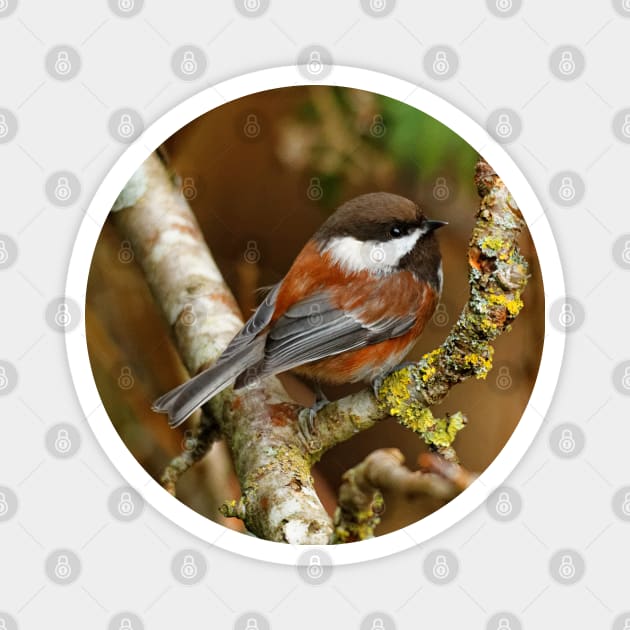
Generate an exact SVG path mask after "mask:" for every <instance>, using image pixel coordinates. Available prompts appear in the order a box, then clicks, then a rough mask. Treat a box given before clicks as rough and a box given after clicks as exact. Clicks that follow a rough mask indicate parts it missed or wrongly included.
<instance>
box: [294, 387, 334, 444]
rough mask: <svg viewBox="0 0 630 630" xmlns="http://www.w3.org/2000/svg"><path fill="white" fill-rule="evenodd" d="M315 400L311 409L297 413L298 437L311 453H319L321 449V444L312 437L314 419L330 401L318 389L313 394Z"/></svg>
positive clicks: (307, 408) (306, 408)
mask: <svg viewBox="0 0 630 630" xmlns="http://www.w3.org/2000/svg"><path fill="white" fill-rule="evenodd" d="M315 395H316V399H315V403H314V404H313V406H312V407H305V408H304V409H302V410H300V412H299V413H298V429H299V431H300V437H301V438H302V441H303V442H304V444H305V445H306V448H307V449H308V450H309V452H311V453H315V452H316V451H319V450H320V449H321V447H322V445H321V442H320V441H319V440H318V439H317V437H316V436H315V435H314V432H315V417H316V416H317V412H318V411H319V410H320V409H321V408H322V407H324V406H326V405H327V404H328V403H329V402H330V401H329V400H328V398H326V396H324V393H323V392H322V391H321V389H320V388H319V387H318V388H317V391H316V392H315Z"/></svg>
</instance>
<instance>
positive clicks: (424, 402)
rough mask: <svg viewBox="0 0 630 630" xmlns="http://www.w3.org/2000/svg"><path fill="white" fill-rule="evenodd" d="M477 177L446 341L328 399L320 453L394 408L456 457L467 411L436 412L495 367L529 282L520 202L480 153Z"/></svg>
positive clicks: (317, 427)
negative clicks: (462, 297) (463, 280)
mask: <svg viewBox="0 0 630 630" xmlns="http://www.w3.org/2000/svg"><path fill="white" fill-rule="evenodd" d="M475 184H476V186H477V191H478V193H479V196H480V198H481V201H480V204H479V210H478V211H477V215H476V219H477V220H476V223H475V227H474V229H473V233H472V237H471V239H470V243H469V249H468V262H469V285H470V296H469V299H468V302H467V303H466V305H465V306H464V309H463V310H462V313H461V314H460V316H459V318H458V320H457V322H456V323H455V325H454V326H453V328H452V329H451V331H450V333H449V335H448V336H447V338H446V340H445V341H444V343H443V344H442V345H441V346H440V347H439V348H436V349H435V350H432V351H431V352H428V353H426V354H425V355H424V356H423V357H421V359H420V360H419V361H418V362H417V363H416V364H413V365H411V366H408V367H404V368H402V369H400V370H397V371H396V372H394V373H392V374H391V375H389V376H388V377H387V378H386V379H384V381H383V384H382V385H381V387H380V389H379V392H378V400H377V399H376V398H375V397H374V394H373V393H372V390H371V389H365V390H363V391H361V392H359V393H357V394H353V395H352V396H347V397H346V398H343V399H341V400H337V401H334V402H331V403H329V404H328V405H326V406H325V407H323V408H322V409H321V410H320V411H319V412H318V414H317V415H316V417H315V421H314V426H313V430H312V434H313V435H312V438H313V440H314V441H315V442H316V443H318V444H319V446H320V449H319V453H318V454H319V455H321V454H322V453H323V452H325V451H326V450H328V449H329V448H331V447H333V446H334V445H335V444H338V443H339V442H341V441H343V440H346V439H348V438H349V437H351V436H352V435H353V434H354V433H356V431H357V430H361V429H365V428H368V427H370V426H372V425H374V424H375V423H376V422H378V421H380V420H383V419H384V418H386V417H388V416H394V417H396V418H397V419H398V421H399V422H400V423H401V424H402V425H403V426H405V427H407V428H409V429H411V430H412V431H414V432H415V433H417V434H419V435H420V436H421V437H422V438H423V439H424V441H425V442H426V443H427V444H428V445H429V446H430V447H431V448H433V449H435V450H437V451H438V452H441V453H442V454H443V455H444V456H445V457H446V458H447V459H451V460H453V461H456V455H455V451H454V450H453V448H452V443H453V440H454V439H455V436H456V435H457V432H458V431H459V430H460V429H462V428H463V426H464V425H465V417H464V416H463V415H462V414H460V413H456V414H453V415H451V416H447V417H446V418H443V419H436V418H434V417H433V414H432V413H431V411H430V409H429V407H431V406H432V405H436V404H438V403H440V402H442V400H444V398H445V397H446V395H447V394H448V392H449V391H450V389H451V388H452V387H453V386H454V385H457V384H458V383H461V382H462V381H465V380H466V379H468V378H470V377H471V376H474V377H476V378H485V377H486V375H487V374H488V372H489V371H490V369H491V367H492V354H493V348H492V346H491V345H490V344H491V342H492V341H494V339H496V338H497V337H498V336H499V335H500V334H501V333H503V332H505V331H507V330H509V328H510V324H511V323H512V321H513V320H514V318H515V317H516V316H517V315H518V313H519V312H520V310H521V308H522V306H523V302H522V300H521V294H522V292H523V290H524V289H525V286H526V284H527V279H528V275H527V261H526V260H525V259H524V258H523V256H522V255H521V254H520V252H519V249H518V244H517V241H518V238H519V236H520V233H521V231H522V229H523V227H524V226H525V222H524V221H523V217H522V215H521V212H520V210H519V209H518V206H517V205H516V202H515V201H514V199H513V197H512V195H511V194H510V192H509V190H508V189H507V188H506V187H505V184H504V183H503V181H502V180H501V178H500V177H499V176H498V175H497V174H496V173H495V172H494V170H493V169H492V168H491V167H490V166H489V165H488V164H487V162H485V160H483V158H480V159H479V162H478V163H477V167H476V172H475Z"/></svg>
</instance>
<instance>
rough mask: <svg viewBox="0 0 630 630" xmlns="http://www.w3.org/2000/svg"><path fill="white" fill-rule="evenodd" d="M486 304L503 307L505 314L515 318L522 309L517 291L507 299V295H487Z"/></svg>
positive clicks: (521, 301)
mask: <svg viewBox="0 0 630 630" xmlns="http://www.w3.org/2000/svg"><path fill="white" fill-rule="evenodd" d="M488 302H489V303H490V304H497V305H499V306H505V308H506V310H507V312H508V313H509V314H510V315H511V316H512V317H516V316H517V315H518V314H519V313H520V311H521V309H522V308H523V300H521V296H520V293H519V292H518V291H517V292H516V293H515V294H514V297H512V298H508V297H507V295H504V294H503V293H491V294H490V295H488Z"/></svg>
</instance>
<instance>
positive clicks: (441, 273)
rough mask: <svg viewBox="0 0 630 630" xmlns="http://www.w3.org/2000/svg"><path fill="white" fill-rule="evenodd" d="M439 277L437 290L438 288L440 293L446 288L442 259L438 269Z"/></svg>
mask: <svg viewBox="0 0 630 630" xmlns="http://www.w3.org/2000/svg"><path fill="white" fill-rule="evenodd" d="M437 277H438V286H437V290H438V293H439V294H441V293H442V289H443V288H444V270H443V269H442V261H441V260H440V266H439V267H438V271H437Z"/></svg>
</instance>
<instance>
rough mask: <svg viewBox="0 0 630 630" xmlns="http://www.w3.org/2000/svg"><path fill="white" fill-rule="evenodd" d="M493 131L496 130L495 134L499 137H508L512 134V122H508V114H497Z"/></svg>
mask: <svg viewBox="0 0 630 630" xmlns="http://www.w3.org/2000/svg"><path fill="white" fill-rule="evenodd" d="M495 131H496V132H497V136H499V137H501V138H508V137H509V136H511V135H512V123H511V122H510V116H509V114H500V115H499V120H498V122H497V126H496V128H495Z"/></svg>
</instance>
